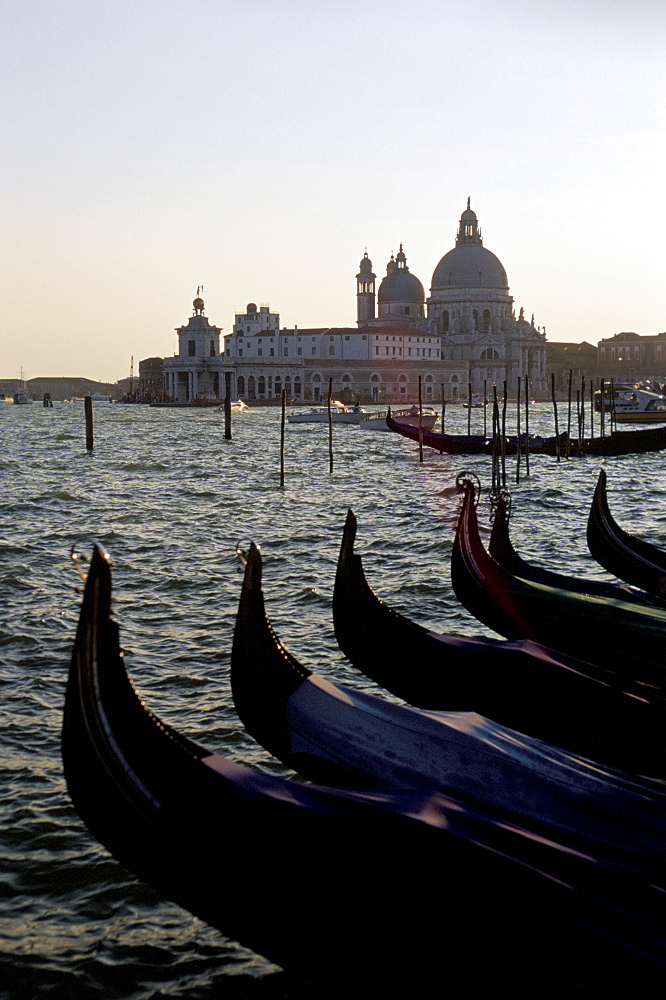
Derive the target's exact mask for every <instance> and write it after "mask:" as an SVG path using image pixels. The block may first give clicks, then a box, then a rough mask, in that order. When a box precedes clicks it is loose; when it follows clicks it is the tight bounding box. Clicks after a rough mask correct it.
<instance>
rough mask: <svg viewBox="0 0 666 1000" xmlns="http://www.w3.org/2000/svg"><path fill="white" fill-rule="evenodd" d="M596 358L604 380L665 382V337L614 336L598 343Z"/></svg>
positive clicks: (628, 334) (659, 334) (629, 334)
mask: <svg viewBox="0 0 666 1000" xmlns="http://www.w3.org/2000/svg"><path fill="white" fill-rule="evenodd" d="M597 354H598V367H599V370H600V371H601V372H603V377H604V378H608V379H610V378H613V379H617V380H619V381H627V382H632V383H633V382H638V381H641V380H648V379H651V380H654V381H655V382H658V383H660V384H663V383H664V382H666V333H657V334H653V335H647V336H645V335H641V334H638V333H616V334H615V336H613V337H606V338H604V339H603V340H600V341H599V344H598V345H597Z"/></svg>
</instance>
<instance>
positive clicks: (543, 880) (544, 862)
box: [62, 547, 666, 998]
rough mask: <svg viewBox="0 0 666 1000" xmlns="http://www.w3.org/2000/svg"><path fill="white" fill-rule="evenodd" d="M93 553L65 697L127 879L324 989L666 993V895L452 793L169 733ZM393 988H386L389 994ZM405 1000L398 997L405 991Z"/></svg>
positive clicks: (78, 777) (85, 788) (93, 801)
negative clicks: (616, 987)
mask: <svg viewBox="0 0 666 1000" xmlns="http://www.w3.org/2000/svg"><path fill="white" fill-rule="evenodd" d="M110 611H111V573H110V567H109V563H108V558H107V557H106V555H105V554H104V553H103V550H101V549H100V548H99V547H96V548H95V549H94V551H93V556H92V560H91V563H90V571H89V573H88V577H87V580H86V586H85V591H84V596H83V602H82V606H81V612H80V618H79V625H78V629H77V634H76V640H75V644H74V650H73V654H72V660H71V665H70V671H69V678H68V683H67V692H66V696H65V707H64V717H63V729H62V754H63V764H64V771H65V778H66V781H67V787H68V790H69V793H70V796H71V798H72V801H73V803H74V805H75V807H76V809H77V811H78V813H79V815H80V816H81V818H82V819H83V820H84V822H85V823H86V825H87V826H88V828H89V830H90V832H91V833H92V835H93V836H94V837H95V838H97V839H98V840H99V841H100V842H101V843H102V844H103V845H104V846H105V847H106V848H107V850H109V852H110V853H111V854H112V855H113V856H114V857H115V858H116V859H117V860H118V861H120V863H121V864H123V865H124V866H125V867H126V868H127V869H129V870H130V871H131V872H133V873H134V874H136V875H137V876H138V877H139V878H141V879H142V880H144V881H145V882H147V883H148V884H150V885H151V886H153V887H154V888H155V889H156V890H157V891H158V892H159V893H160V894H161V895H163V896H166V897H167V898H168V899H171V900H173V901H175V902H176V903H178V904H179V905H181V906H183V907H184V908H186V909H187V910H189V911H190V912H192V913H193V914H195V915H197V916H198V917H200V918H201V919H203V920H204V921H206V922H207V923H209V924H210V925H211V926H213V927H216V928H218V929H219V930H221V931H222V932H223V933H224V934H226V935H228V936H230V937H232V938H234V939H236V940H238V941H240V942H242V943H243V944H245V945H246V946H247V947H250V948H252V949H254V950H255V951H256V952H258V953H260V954H262V955H265V956H266V957H267V958H269V959H270V960H272V961H274V962H276V963H277V964H279V965H281V966H282V967H283V968H285V969H287V970H288V971H291V972H292V973H293V974H295V975H298V976H300V977H303V978H304V979H305V980H308V981H311V982H328V983H331V982H336V983H338V984H340V988H344V987H345V986H347V987H348V986H349V985H350V984H351V983H353V984H354V988H356V987H357V986H358V984H365V988H369V987H370V986H373V987H375V988H377V986H379V987H381V989H382V992H383V995H389V990H390V989H391V987H390V984H395V987H396V993H395V995H396V996H400V995H404V990H405V988H406V987H407V986H408V985H411V986H415V985H416V986H417V987H420V986H423V985H424V984H426V983H428V982H434V983H439V984H441V982H442V970H443V969H445V970H446V982H447V985H449V986H450V985H454V986H456V987H458V988H461V987H463V986H464V985H465V984H466V983H468V982H469V975H470V969H472V970H474V971H473V976H474V981H475V984H478V983H481V985H483V986H485V987H486V988H492V987H495V988H496V986H497V985H498V984H502V983H504V984H506V986H507V987H509V986H510V987H511V988H512V992H514V994H516V995H519V996H521V995H522V996H524V997H526V998H527V997H528V996H533V995H534V991H535V989H538V987H539V983H541V982H542V980H543V976H544V970H548V982H549V984H551V983H552V981H553V978H554V979H555V980H556V981H558V982H560V983H561V986H562V988H564V986H565V985H566V983H567V982H569V981H571V977H572V976H575V978H576V981H577V982H580V981H581V979H582V980H583V981H585V982H589V984H590V985H592V984H593V983H594V982H595V981H598V977H599V976H600V975H602V974H603V975H605V974H607V973H608V972H609V971H610V972H611V973H612V974H613V976H614V980H615V981H616V982H619V981H620V980H622V981H623V982H626V984H627V986H629V985H630V984H631V985H632V986H637V985H640V984H641V983H644V984H645V986H646V988H647V986H648V985H650V984H654V982H655V976H656V977H657V978H658V979H661V978H662V977H664V978H666V946H665V943H664V939H663V934H662V932H661V931H660V930H659V928H658V926H657V925H656V923H655V918H654V916H653V909H654V906H655V905H657V904H658V900H656V901H655V898H654V890H653V889H651V888H650V887H649V886H647V885H646V884H645V883H644V882H643V880H637V879H636V877H635V876H634V875H633V874H632V873H631V872H622V871H619V870H618V869H617V868H614V867H612V866H607V865H604V864H603V863H602V864H601V865H600V864H598V863H597V860H596V859H594V858H589V857H587V856H584V855H582V854H581V853H580V852H576V851H570V850H567V849H566V848H563V847H561V846H559V845H558V844H557V843H555V842H545V841H543V840H542V839H539V838H535V837H532V836H530V835H529V834H528V833H526V832H525V831H523V830H521V829H519V828H507V827H505V826H503V825H502V824H501V823H497V822H495V821H494V819H493V818H492V816H488V815H486V814H485V813H484V812H483V810H477V811H475V810H473V809H471V808H470V807H468V806H465V805H464V804H463V803H460V802H457V801H456V800H454V799H450V798H447V797H446V796H444V795H441V794H438V793H433V792H424V791H415V790H410V791H409V792H406V793H404V794H403V793H399V792H393V791H383V792H373V793H371V792H361V791H354V790H344V789H337V790H334V789H327V788H317V787H313V786H306V785H304V784H303V783H301V782H294V781H291V780H288V779H283V778H278V777H276V776H273V775H270V774H267V773H263V772H260V771H257V770H253V769H249V768H247V767H243V766H242V765H239V764H236V763H234V762H233V761H231V760H228V759H226V758H224V757H222V756H220V755H218V754H215V753H211V752H209V751H207V750H205V749H204V748H203V747H201V746H199V745H198V744H196V743H195V742H193V741H192V740H190V739H188V738H187V737H185V736H183V735H181V734H180V733H179V732H178V731H177V730H176V729H174V728H173V727H171V726H169V725H166V724H165V723H163V722H161V721H160V720H159V719H158V718H157V717H156V716H155V715H154V714H153V713H152V712H151V711H150V710H149V709H148V708H147V707H146V706H145V705H144V703H143V702H142V701H141V699H140V698H139V696H138V695H137V693H136V691H135V689H134V687H133V685H132V682H131V681H130V679H129V677H128V675H127V673H126V671H125V665H124V660H123V656H122V652H121V649H120V643H119V631H118V627H117V625H116V624H115V622H114V621H113V620H112V619H111V617H110ZM384 990H385V991H384ZM391 995H393V994H391Z"/></svg>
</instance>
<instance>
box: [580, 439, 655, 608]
mask: <svg viewBox="0 0 666 1000" xmlns="http://www.w3.org/2000/svg"><path fill="white" fill-rule="evenodd" d="M665 430H666V429H665ZM587 545H588V548H589V550H590V552H591V553H592V555H593V556H594V558H595V559H596V560H597V562H598V563H599V564H600V565H601V566H603V567H604V569H606V570H608V572H609V573H613V575H614V576H617V577H618V578H619V579H620V580H625V581H626V582H627V583H631V584H633V585H634V586H636V587H640V588H642V590H644V591H647V593H649V594H653V595H656V596H658V597H659V598H666V552H665V551H664V550H663V549H660V548H658V547H657V546H656V545H652V544H650V542H646V541H645V540H644V539H642V538H638V537H637V536H636V535H632V534H630V533H629V532H628V531H625V530H624V529H623V528H621V527H620V526H619V524H617V523H616V521H615V519H614V518H613V515H612V514H611V511H610V507H609V505H608V495H607V477H606V472H605V470H604V469H601V471H600V472H599V479H598V480H597V485H596V488H595V491H594V497H593V499H592V506H591V508H590V514H589V517H588V521H587Z"/></svg>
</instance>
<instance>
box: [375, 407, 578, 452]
mask: <svg viewBox="0 0 666 1000" xmlns="http://www.w3.org/2000/svg"><path fill="white" fill-rule="evenodd" d="M386 423H387V425H388V427H389V430H392V431H395V432H396V433H397V434H400V435H401V436H402V437H406V438H409V439H410V440H412V441H417V442H422V443H423V445H425V447H427V448H434V449H435V450H436V451H438V452H439V453H440V454H447V455H492V454H493V449H494V448H497V449H499V447H500V442H499V441H498V442H493V438H492V435H484V434H445V433H443V432H442V431H429V430H426V429H425V428H419V427H411V426H410V425H408V424H404V423H400V422H399V421H397V420H393V418H392V417H391V415H390V414H389V415H388V416H387V418H386ZM557 440H558V439H556V438H542V437H534V436H530V437H529V438H521V442H520V448H521V451H523V450H524V449H525V448H526V445H527V443H528V442H529V450H530V452H535V453H538V452H541V451H545V452H547V453H548V454H555V453H556V451H557V443H556V442H557ZM566 440H567V436H566V433H565V434H562V435H560V438H559V442H560V447H561V448H562V450H564V447H565V444H566ZM517 449H518V438H517V437H515V436H514V437H506V438H504V443H503V445H502V450H503V453H504V454H505V455H515V454H516V452H517Z"/></svg>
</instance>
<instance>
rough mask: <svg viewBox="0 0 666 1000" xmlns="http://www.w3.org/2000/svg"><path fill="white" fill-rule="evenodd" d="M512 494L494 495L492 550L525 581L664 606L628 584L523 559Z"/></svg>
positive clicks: (506, 566) (494, 555) (496, 559)
mask: <svg viewBox="0 0 666 1000" xmlns="http://www.w3.org/2000/svg"><path fill="white" fill-rule="evenodd" d="M509 502H510V501H509V496H508V494H507V493H506V492H505V491H498V492H497V493H495V494H494V495H493V498H492V503H493V523H492V531H491V533H490V542H489V543H488V551H489V553H490V555H491V556H492V557H493V559H494V560H495V561H496V562H498V563H499V564H500V566H503V567H504V569H506V570H508V571H509V572H510V573H513V574H514V575H515V576H520V577H522V578H523V579H525V580H534V581H535V582H536V583H545V584H546V585H548V586H550V587H558V588H561V589H563V590H572V591H574V593H579V594H592V595H594V596H596V597H607V598H610V599H611V600H617V601H628V602H629V603H631V604H643V605H648V606H651V607H660V606H663V604H662V602H660V601H659V600H657V599H654V598H651V597H649V596H648V595H647V594H646V593H645V592H643V591H640V590H635V589H633V588H630V587H627V586H626V585H624V584H617V583H611V582H605V581H601V580H591V579H585V578H584V577H580V576H567V575H566V574H565V573H554V572H552V571H551V570H548V569H544V568H543V567H541V566H535V565H533V564H532V563H528V562H527V561H526V560H525V559H523V558H522V557H521V556H520V555H519V554H518V553H517V552H516V550H515V549H514V547H513V544H512V542H511V537H510V535H509Z"/></svg>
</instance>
